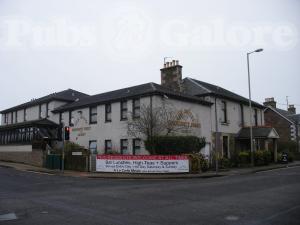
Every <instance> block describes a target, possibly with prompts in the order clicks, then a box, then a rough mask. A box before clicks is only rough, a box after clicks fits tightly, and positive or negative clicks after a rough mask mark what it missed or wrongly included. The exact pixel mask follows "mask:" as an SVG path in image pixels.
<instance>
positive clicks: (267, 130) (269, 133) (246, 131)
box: [237, 127, 279, 139]
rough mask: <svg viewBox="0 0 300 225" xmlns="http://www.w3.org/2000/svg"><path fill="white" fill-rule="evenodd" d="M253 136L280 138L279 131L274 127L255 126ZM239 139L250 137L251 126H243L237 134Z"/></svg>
mask: <svg viewBox="0 0 300 225" xmlns="http://www.w3.org/2000/svg"><path fill="white" fill-rule="evenodd" d="M252 133H253V138H273V139H274V138H275V139H277V138H279V135H278V133H277V131H276V130H275V129H274V128H272V127H253V128H252ZM237 138H238V139H249V138H250V127H243V128H242V129H241V130H240V131H239V133H238V134H237Z"/></svg>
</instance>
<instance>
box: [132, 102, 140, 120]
mask: <svg viewBox="0 0 300 225" xmlns="http://www.w3.org/2000/svg"><path fill="white" fill-rule="evenodd" d="M132 114H133V118H139V117H140V99H133V100H132Z"/></svg>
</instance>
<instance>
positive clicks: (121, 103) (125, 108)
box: [120, 100, 128, 121]
mask: <svg viewBox="0 0 300 225" xmlns="http://www.w3.org/2000/svg"><path fill="white" fill-rule="evenodd" d="M124 104H125V105H126V107H124ZM123 113H125V115H126V116H124V115H123ZM127 114H128V103H127V100H123V101H121V102H120V120H121V121H124V120H128V115H127Z"/></svg>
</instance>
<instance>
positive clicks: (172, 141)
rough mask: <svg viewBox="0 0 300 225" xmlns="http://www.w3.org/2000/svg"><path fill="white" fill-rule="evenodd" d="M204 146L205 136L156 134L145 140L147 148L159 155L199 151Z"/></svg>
mask: <svg viewBox="0 0 300 225" xmlns="http://www.w3.org/2000/svg"><path fill="white" fill-rule="evenodd" d="M204 146H205V138H199V137H196V136H155V137H153V138H152V139H151V140H147V141H145V147H146V149H147V150H148V151H149V152H150V153H151V154H157V155H178V154H190V153H199V152H200V150H201V149H202V148H203V147H204Z"/></svg>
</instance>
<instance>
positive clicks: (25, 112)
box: [24, 108, 27, 121]
mask: <svg viewBox="0 0 300 225" xmlns="http://www.w3.org/2000/svg"><path fill="white" fill-rule="evenodd" d="M26 117H27V110H26V108H25V109H24V121H26Z"/></svg>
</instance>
